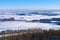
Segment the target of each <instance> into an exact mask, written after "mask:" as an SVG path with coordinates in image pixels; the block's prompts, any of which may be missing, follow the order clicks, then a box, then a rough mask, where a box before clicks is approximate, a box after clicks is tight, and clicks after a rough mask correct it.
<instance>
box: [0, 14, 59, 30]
mask: <svg viewBox="0 0 60 40" xmlns="http://www.w3.org/2000/svg"><path fill="white" fill-rule="evenodd" d="M10 17H14V18H15V20H27V21H30V20H39V19H51V18H60V16H59V15H58V16H43V15H32V16H28V15H27V16H19V15H0V19H4V18H5V19H7V18H10ZM34 28H41V29H46V30H49V29H55V30H57V29H60V25H55V24H52V23H51V24H50V23H38V22H37V23H36V22H34V23H33V22H25V21H4V22H1V21H0V31H2V30H17V29H19V30H21V29H22V30H23V29H34Z"/></svg>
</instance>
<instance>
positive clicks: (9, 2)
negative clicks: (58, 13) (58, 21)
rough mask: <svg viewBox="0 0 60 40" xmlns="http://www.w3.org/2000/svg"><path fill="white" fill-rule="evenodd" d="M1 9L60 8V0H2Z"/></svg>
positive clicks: (0, 0) (0, 2)
mask: <svg viewBox="0 0 60 40" xmlns="http://www.w3.org/2000/svg"><path fill="white" fill-rule="evenodd" d="M0 9H60V0H0Z"/></svg>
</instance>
